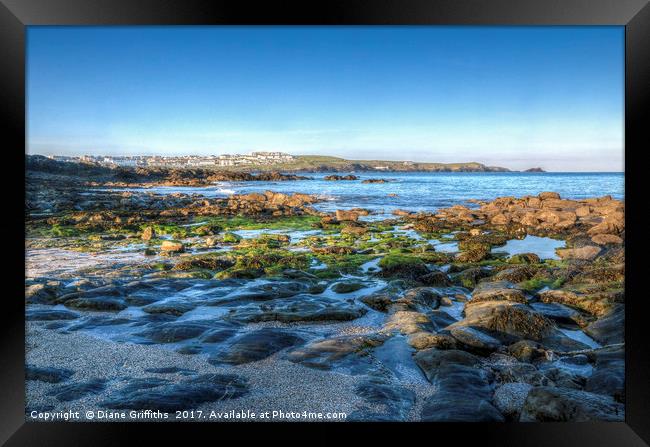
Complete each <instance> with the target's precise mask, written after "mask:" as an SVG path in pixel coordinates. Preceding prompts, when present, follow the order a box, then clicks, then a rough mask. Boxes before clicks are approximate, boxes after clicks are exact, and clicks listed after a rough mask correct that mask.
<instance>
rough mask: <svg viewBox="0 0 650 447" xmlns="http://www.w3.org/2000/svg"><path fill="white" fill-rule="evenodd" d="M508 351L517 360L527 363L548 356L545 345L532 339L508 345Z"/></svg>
mask: <svg viewBox="0 0 650 447" xmlns="http://www.w3.org/2000/svg"><path fill="white" fill-rule="evenodd" d="M508 352H509V353H510V354H511V355H512V356H513V357H515V358H516V359H517V360H519V361H521V362H526V363H533V362H535V361H537V360H540V359H546V358H547V354H546V352H547V351H546V350H545V349H544V347H543V346H542V345H541V344H539V343H536V342H534V341H531V340H521V341H518V342H516V343H513V344H512V345H510V346H509V347H508Z"/></svg>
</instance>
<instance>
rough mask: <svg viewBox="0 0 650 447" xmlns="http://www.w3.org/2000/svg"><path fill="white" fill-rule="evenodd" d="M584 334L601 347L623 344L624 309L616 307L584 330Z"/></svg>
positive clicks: (619, 306) (621, 306)
mask: <svg viewBox="0 0 650 447" xmlns="http://www.w3.org/2000/svg"><path fill="white" fill-rule="evenodd" d="M584 331H585V333H586V334H587V335H589V336H590V337H591V338H593V339H594V340H596V341H597V342H598V343H600V344H602V345H611V344H616V343H623V342H624V341H625V308H624V306H623V305H617V306H616V307H615V308H614V309H613V310H612V311H610V312H609V313H608V314H606V315H604V316H602V317H601V318H599V319H598V320H596V321H595V322H593V323H591V324H590V325H589V326H587V327H586V328H585V329H584Z"/></svg>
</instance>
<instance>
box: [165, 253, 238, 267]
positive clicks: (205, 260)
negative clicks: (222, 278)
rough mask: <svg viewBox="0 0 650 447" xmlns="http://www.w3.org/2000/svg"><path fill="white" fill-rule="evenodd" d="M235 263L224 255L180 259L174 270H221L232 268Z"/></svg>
mask: <svg viewBox="0 0 650 447" xmlns="http://www.w3.org/2000/svg"><path fill="white" fill-rule="evenodd" d="M233 265H235V263H234V262H233V261H232V260H230V259H228V258H226V257H224V256H216V257H201V258H195V259H187V260H184V261H180V262H178V263H177V264H176V265H175V266H174V270H194V269H205V270H213V271H221V270H225V269H227V268H230V267H232V266H233Z"/></svg>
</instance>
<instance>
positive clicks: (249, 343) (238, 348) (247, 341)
mask: <svg viewBox="0 0 650 447" xmlns="http://www.w3.org/2000/svg"><path fill="white" fill-rule="evenodd" d="M303 341H304V340H303V339H302V337H300V336H298V335H296V334H294V333H292V332H289V331H286V330H282V329H276V328H264V329H259V330H256V331H252V332H248V333H245V334H242V335H241V336H239V337H237V338H235V339H234V340H233V341H232V342H230V343H229V344H228V345H227V346H226V347H224V348H223V350H222V351H221V352H219V353H218V354H215V355H213V356H212V357H211V358H210V359H209V362H210V363H212V364H214V365H219V364H224V363H226V364H231V365H240V364H242V363H250V362H256V361H258V360H262V359H265V358H267V357H268V356H270V355H272V354H275V353H276V352H278V351H281V350H282V349H285V348H288V347H291V346H295V345H298V344H301V343H303Z"/></svg>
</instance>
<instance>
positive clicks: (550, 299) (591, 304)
mask: <svg viewBox="0 0 650 447" xmlns="http://www.w3.org/2000/svg"><path fill="white" fill-rule="evenodd" d="M539 298H540V300H541V301H542V302H543V303H560V304H565V305H567V306H571V307H576V308H578V309H582V310H584V311H586V312H589V313H590V314H592V315H597V316H603V315H606V314H607V313H609V312H610V311H611V310H612V309H613V304H612V303H611V302H610V301H609V300H608V299H606V298H597V297H594V296H590V295H583V294H577V293H574V292H571V291H569V290H546V291H544V292H540V293H539Z"/></svg>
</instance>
